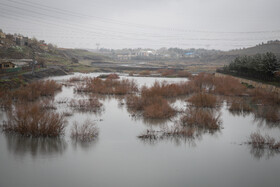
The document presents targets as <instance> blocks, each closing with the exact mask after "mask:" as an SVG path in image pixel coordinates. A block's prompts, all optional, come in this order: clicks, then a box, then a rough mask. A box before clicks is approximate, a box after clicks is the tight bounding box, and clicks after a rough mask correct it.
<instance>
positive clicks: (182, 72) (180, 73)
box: [177, 70, 193, 78]
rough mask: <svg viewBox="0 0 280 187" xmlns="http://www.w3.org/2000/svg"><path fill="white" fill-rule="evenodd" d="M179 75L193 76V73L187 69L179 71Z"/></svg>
mask: <svg viewBox="0 0 280 187" xmlns="http://www.w3.org/2000/svg"><path fill="white" fill-rule="evenodd" d="M177 76H178V77H187V78H193V75H192V74H191V73H190V72H188V71H186V70H181V71H178V72H177Z"/></svg>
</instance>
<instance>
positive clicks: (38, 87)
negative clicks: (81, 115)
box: [0, 71, 280, 141]
mask: <svg viewBox="0 0 280 187" xmlns="http://www.w3.org/2000/svg"><path fill="white" fill-rule="evenodd" d="M159 72H160V73H162V74H165V76H168V75H170V76H171V75H172V74H175V73H177V74H178V75H179V74H181V76H184V75H185V76H187V77H188V78H189V79H188V80H186V81H182V82H178V83H168V82H166V81H163V82H157V81H156V82H154V84H153V85H152V86H150V87H147V86H142V87H141V88H139V87H138V85H137V84H136V82H135V81H134V80H131V79H123V78H120V77H119V75H117V74H108V75H106V76H103V75H102V76H100V77H99V78H98V77H86V76H73V77H71V78H70V79H68V80H67V81H66V83H65V84H66V86H72V87H74V92H75V94H77V95H79V96H82V97H81V98H80V97H79V98H78V99H72V100H68V99H60V100H57V101H56V103H55V102H54V95H55V93H57V92H58V91H60V90H61V89H62V85H61V84H58V83H57V82H55V81H52V80H47V81H38V82H33V83H31V84H28V85H25V86H22V87H21V88H20V89H17V90H5V91H0V98H1V100H0V106H1V108H2V109H3V110H6V111H7V114H8V115H7V121H6V122H5V123H4V125H3V130H4V131H6V132H17V133H19V134H22V135H26V136H32V137H38V136H43V137H45V136H50V137H54V136H59V135H61V134H63V132H64V129H65V124H66V117H67V116H71V115H72V114H73V111H81V112H94V113H97V112H98V111H100V110H101V108H102V105H103V104H102V103H101V102H100V99H101V98H104V97H107V96H110V97H118V98H119V99H120V101H121V103H122V105H126V107H127V109H128V111H129V112H130V113H131V114H132V115H131V116H140V117H143V118H144V119H147V120H148V119H149V120H170V121H173V122H172V123H173V125H171V126H169V127H166V128H164V129H161V130H159V131H153V130H148V131H147V132H145V133H143V134H142V135H140V136H139V138H141V139H145V138H147V139H150V140H152V139H164V138H171V137H177V138H180V137H185V138H194V137H196V136H198V135H200V134H201V133H202V132H211V133H213V132H216V131H219V130H220V129H221V123H222V121H221V114H220V112H219V110H220V106H222V104H223V102H224V101H226V103H228V110H229V111H230V112H231V113H232V114H237V115H240V114H250V113H253V114H254V117H255V119H256V120H260V119H262V120H265V121H266V122H267V123H273V124H278V123H279V122H280V113H279V107H280V96H279V94H278V93H276V92H271V91H267V90H265V89H260V88H248V87H246V85H243V84H241V83H240V82H239V81H238V80H236V79H234V78H232V77H216V76H214V75H212V74H207V73H200V74H198V75H196V76H192V75H189V74H188V73H187V72H185V71H179V72H174V71H159ZM177 100H180V101H181V102H184V103H185V105H184V106H181V107H182V108H179V109H178V108H177V107H175V106H176V105H175V104H174V103H175V102H176V101H177ZM56 104H61V105H65V106H66V107H70V110H71V111H69V110H68V111H67V112H66V113H62V114H59V113H57V112H56V111H55V110H56ZM97 135H98V129H97V127H96V125H94V124H93V123H91V122H90V121H85V123H84V124H81V125H80V124H78V123H77V122H75V123H74V124H73V128H72V133H71V137H72V138H74V137H75V138H76V139H78V140H81V141H88V140H93V139H95V138H96V137H97Z"/></svg>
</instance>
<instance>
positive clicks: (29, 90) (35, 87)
mask: <svg viewBox="0 0 280 187" xmlns="http://www.w3.org/2000/svg"><path fill="white" fill-rule="evenodd" d="M59 90H61V85H60V84H58V83H56V82H55V81H54V80H46V81H37V82H33V83H30V84H28V85H27V86H22V87H20V88H19V89H17V90H15V91H14V93H13V98H14V99H15V100H16V101H22V102H26V101H35V100H37V99H38V98H39V97H41V96H54V94H55V92H56V91H59Z"/></svg>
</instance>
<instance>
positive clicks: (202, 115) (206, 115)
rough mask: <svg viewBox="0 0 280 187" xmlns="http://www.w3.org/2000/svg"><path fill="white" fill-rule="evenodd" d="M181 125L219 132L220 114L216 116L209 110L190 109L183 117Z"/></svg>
mask: <svg viewBox="0 0 280 187" xmlns="http://www.w3.org/2000/svg"><path fill="white" fill-rule="evenodd" d="M180 124H181V125H182V126H188V127H192V128H201V129H207V130H218V129H220V124H221V120H220V114H218V115H216V116H215V115H214V113H213V112H210V111H209V110H205V109H202V108H191V107H189V108H188V109H187V110H186V113H185V115H184V116H182V117H181V119H180Z"/></svg>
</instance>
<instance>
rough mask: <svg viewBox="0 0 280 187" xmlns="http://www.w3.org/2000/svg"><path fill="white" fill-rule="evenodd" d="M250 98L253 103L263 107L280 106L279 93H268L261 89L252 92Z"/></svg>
mask: <svg viewBox="0 0 280 187" xmlns="http://www.w3.org/2000/svg"><path fill="white" fill-rule="evenodd" d="M249 94H250V96H252V97H253V101H254V102H256V103H260V104H263V105H280V94H279V93H277V92H272V91H268V90H265V89H261V88H255V89H253V90H250V92H249Z"/></svg>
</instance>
